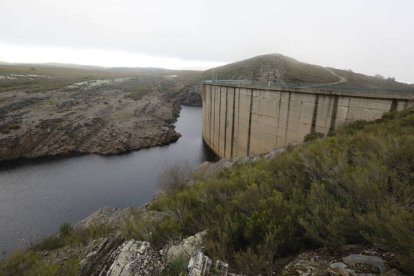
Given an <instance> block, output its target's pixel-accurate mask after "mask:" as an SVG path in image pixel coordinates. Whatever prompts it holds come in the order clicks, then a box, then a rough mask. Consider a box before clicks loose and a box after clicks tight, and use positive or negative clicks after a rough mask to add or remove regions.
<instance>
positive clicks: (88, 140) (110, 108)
mask: <svg viewBox="0 0 414 276" xmlns="http://www.w3.org/2000/svg"><path fill="white" fill-rule="evenodd" d="M128 80H129V78H125V79H113V80H106V81H102V82H99V81H95V82H91V81H89V82H86V84H85V83H80V84H74V85H71V86H69V87H66V88H63V89H59V90H53V91H42V92H27V91H12V92H3V93H1V94H0V143H1V145H2V147H0V160H10V159H16V158H20V157H26V158H33V157H40V156H51V155H67V154H72V153H97V154H115V153H121V152H127V151H130V150H136V149H141V148H146V147H151V146H157V145H163V144H167V143H170V142H172V141H175V140H177V139H178V138H179V137H180V135H179V134H178V133H177V132H175V131H174V127H173V125H172V123H173V122H174V121H175V120H176V118H177V116H178V114H179V111H180V106H179V103H178V102H177V101H172V100H171V99H170V98H168V97H166V96H165V95H163V93H161V92H159V91H153V92H150V93H146V94H145V95H144V96H143V97H142V98H140V99H136V100H134V99H133V98H132V97H131V94H130V92H126V91H124V90H123V89H122V86H121V84H122V83H123V82H124V81H128Z"/></svg>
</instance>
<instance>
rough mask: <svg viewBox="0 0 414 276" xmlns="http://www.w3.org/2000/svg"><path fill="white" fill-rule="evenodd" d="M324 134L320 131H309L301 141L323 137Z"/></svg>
mask: <svg viewBox="0 0 414 276" xmlns="http://www.w3.org/2000/svg"><path fill="white" fill-rule="evenodd" d="M324 136H325V135H323V133H320V132H311V133H309V134H306V135H305V138H304V139H303V142H309V141H313V140H318V139H321V138H323V137H324Z"/></svg>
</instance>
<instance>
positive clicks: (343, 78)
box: [299, 68, 348, 88]
mask: <svg viewBox="0 0 414 276" xmlns="http://www.w3.org/2000/svg"><path fill="white" fill-rule="evenodd" d="M325 69H326V71H328V72H329V73H331V74H332V75H334V76H335V77H338V78H339V80H338V81H335V82H329V83H322V84H311V85H306V86H302V87H299V88H309V87H321V86H326V85H335V84H341V83H345V82H347V81H348V80H347V79H346V78H345V77H343V76H341V75H338V74H337V73H336V72H335V71H333V70H331V69H329V68H325Z"/></svg>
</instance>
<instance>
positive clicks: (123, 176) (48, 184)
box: [0, 106, 216, 258]
mask: <svg viewBox="0 0 414 276" xmlns="http://www.w3.org/2000/svg"><path fill="white" fill-rule="evenodd" d="M201 116H202V113H201V108H198V107H186V106H182V109H181V112H180V117H179V118H178V120H177V122H176V124H175V126H176V130H177V131H178V132H180V133H181V134H182V137H181V138H180V139H179V140H178V141H177V142H175V143H172V144H170V145H166V146H160V147H154V148H149V149H143V150H139V151H134V152H130V153H127V154H121V155H112V156H98V155H83V156H74V157H68V158H42V159H36V160H21V161H14V162H7V163H1V164H0V258H1V257H2V256H5V255H7V254H9V253H10V252H11V251H13V250H15V249H18V248H23V247H27V246H29V245H31V244H33V243H34V242H36V241H38V240H39V239H41V238H44V237H45V236H47V235H50V234H53V233H56V232H57V231H58V229H59V226H60V225H61V224H62V223H64V222H70V223H74V222H77V221H79V220H81V219H83V218H84V217H86V216H88V215H89V214H90V213H91V212H93V211H94V210H96V209H99V208H102V207H104V206H111V207H117V208H124V207H130V206H134V207H140V206H142V205H144V204H145V203H147V202H148V201H150V200H151V198H152V197H153V195H154V194H155V193H156V192H157V190H158V189H159V184H158V183H159V178H160V175H161V174H162V172H163V171H164V170H165V169H166V168H167V167H168V166H170V165H171V164H172V163H174V162H182V161H185V162H188V163H189V165H191V166H192V167H194V166H196V165H197V164H199V163H201V162H203V161H211V160H214V159H215V158H216V156H214V154H213V153H212V152H211V151H209V149H208V148H207V147H206V146H205V145H204V144H203V142H202V137H201V127H202V126H201Z"/></svg>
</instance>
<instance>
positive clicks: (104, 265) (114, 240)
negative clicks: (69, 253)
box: [80, 235, 124, 276]
mask: <svg viewBox="0 0 414 276" xmlns="http://www.w3.org/2000/svg"><path fill="white" fill-rule="evenodd" d="M123 241H124V240H123V238H122V237H121V236H119V235H115V236H112V237H109V238H102V239H97V240H94V241H92V242H90V243H89V245H88V246H87V247H86V248H85V250H84V252H83V254H81V256H80V260H81V261H80V275H81V276H89V275H90V276H94V275H103V273H105V272H106V271H107V270H108V269H109V267H110V266H111V265H112V263H113V261H114V259H115V257H116V256H117V254H116V253H115V252H116V251H117V249H118V247H119V246H120V245H121V244H122V242H123Z"/></svg>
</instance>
